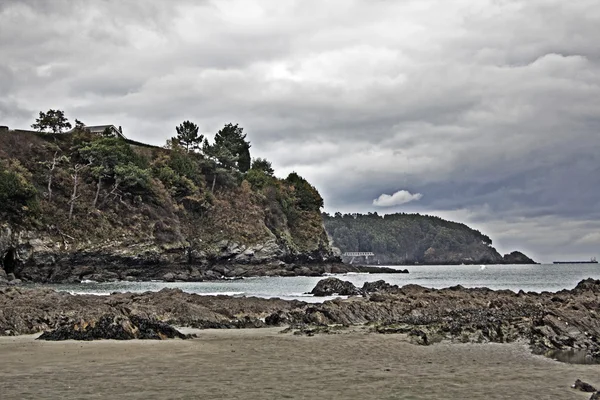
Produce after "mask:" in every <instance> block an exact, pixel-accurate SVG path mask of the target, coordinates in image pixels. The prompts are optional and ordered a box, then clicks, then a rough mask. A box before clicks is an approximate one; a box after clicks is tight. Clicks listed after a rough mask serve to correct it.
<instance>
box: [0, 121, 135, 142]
mask: <svg viewBox="0 0 600 400" xmlns="http://www.w3.org/2000/svg"><path fill="white" fill-rule="evenodd" d="M84 128H85V129H86V130H87V131H89V132H90V133H93V134H95V135H108V136H114V137H119V138H121V139H124V140H127V138H126V137H125V135H123V130H122V129H121V127H118V128H117V127H116V126H114V125H91V126H87V125H86V126H85V127H84ZM2 132H28V133H39V132H38V131H32V130H25V129H10V128H9V127H8V126H0V133H2ZM73 132H75V128H73V129H71V130H70V131H66V132H64V133H73Z"/></svg>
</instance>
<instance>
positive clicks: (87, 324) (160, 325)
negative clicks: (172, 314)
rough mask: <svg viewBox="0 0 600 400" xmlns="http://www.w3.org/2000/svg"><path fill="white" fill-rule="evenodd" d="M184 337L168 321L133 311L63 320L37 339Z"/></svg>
mask: <svg viewBox="0 0 600 400" xmlns="http://www.w3.org/2000/svg"><path fill="white" fill-rule="evenodd" d="M173 338H179V339H187V338H188V336H186V335H184V334H183V333H181V332H179V331H178V330H177V329H175V328H173V327H172V326H170V325H167V324H165V323H164V322H160V321H157V320H152V319H147V318H142V317H138V316H135V315H132V316H129V317H127V316H124V315H107V314H105V315H102V316H101V317H100V318H98V319H97V320H88V321H84V320H81V321H79V322H75V323H72V322H71V323H65V324H63V325H62V326H59V327H58V328H56V329H54V330H52V331H49V332H44V333H43V334H42V335H41V336H40V337H38V340H52V341H60V340H99V339H114V340H131V339H154V340H164V339H173Z"/></svg>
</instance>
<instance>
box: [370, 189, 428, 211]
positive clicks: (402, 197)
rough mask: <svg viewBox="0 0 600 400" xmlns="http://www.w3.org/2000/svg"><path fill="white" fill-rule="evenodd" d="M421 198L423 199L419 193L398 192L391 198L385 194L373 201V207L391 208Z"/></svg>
mask: <svg viewBox="0 0 600 400" xmlns="http://www.w3.org/2000/svg"><path fill="white" fill-rule="evenodd" d="M421 197H423V195H422V194H421V193H415V194H411V193H410V192H409V191H407V190H399V191H397V192H396V193H394V194H393V195H391V196H390V195H389V194H385V193H384V194H382V195H381V196H379V197H378V198H376V199H375V200H373V205H374V206H377V207H393V206H399V205H401V204H405V203H409V202H411V201H417V200H420V199H421Z"/></svg>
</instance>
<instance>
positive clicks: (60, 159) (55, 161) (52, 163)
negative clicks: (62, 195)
mask: <svg viewBox="0 0 600 400" xmlns="http://www.w3.org/2000/svg"><path fill="white" fill-rule="evenodd" d="M59 151H60V149H58V150H56V151H55V152H54V156H53V157H52V160H49V161H42V162H41V164H42V165H43V166H44V167H46V168H48V201H52V181H53V179H54V170H55V169H56V167H57V166H58V165H59V164H61V163H66V162H69V158H68V157H67V156H64V155H63V156H59V155H58V153H59Z"/></svg>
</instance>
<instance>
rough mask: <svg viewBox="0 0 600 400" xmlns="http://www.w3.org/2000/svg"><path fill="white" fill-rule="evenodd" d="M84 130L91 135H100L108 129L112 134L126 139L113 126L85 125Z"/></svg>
mask: <svg viewBox="0 0 600 400" xmlns="http://www.w3.org/2000/svg"><path fill="white" fill-rule="evenodd" d="M85 129H87V130H88V131H90V132H91V133H102V132H104V131H105V130H106V129H109V130H111V131H112V132H114V134H115V135H117V136H119V137H121V138H123V139H126V137H125V135H123V133H122V132H121V131H120V130H119V129H118V128H117V127H116V126H114V125H86V126H85Z"/></svg>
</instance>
